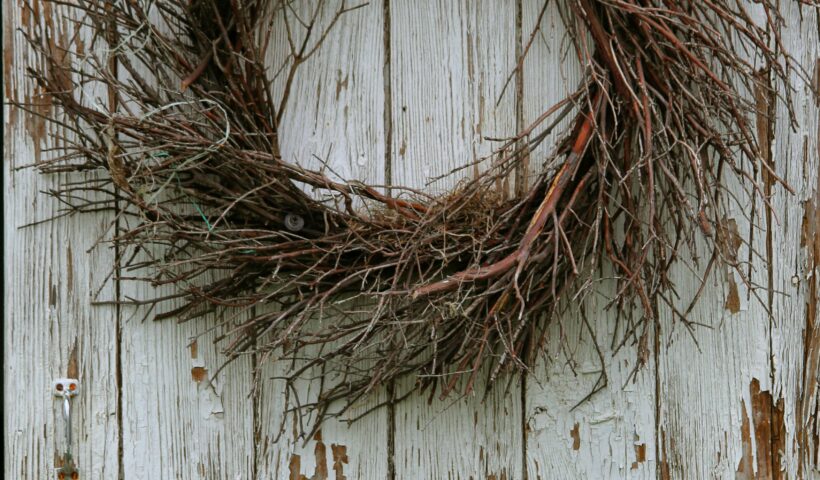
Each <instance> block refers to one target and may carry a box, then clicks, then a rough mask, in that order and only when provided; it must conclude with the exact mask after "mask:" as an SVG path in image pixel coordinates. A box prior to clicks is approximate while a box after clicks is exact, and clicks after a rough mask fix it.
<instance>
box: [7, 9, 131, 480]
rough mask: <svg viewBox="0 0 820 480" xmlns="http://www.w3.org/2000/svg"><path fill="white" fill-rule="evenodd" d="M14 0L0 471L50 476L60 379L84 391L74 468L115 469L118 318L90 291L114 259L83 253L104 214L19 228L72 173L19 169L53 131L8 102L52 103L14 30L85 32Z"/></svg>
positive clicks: (64, 41)
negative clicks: (0, 460)
mask: <svg viewBox="0 0 820 480" xmlns="http://www.w3.org/2000/svg"><path fill="white" fill-rule="evenodd" d="M23 3H24V2H4V4H3V35H4V37H3V43H4V49H3V52H4V58H3V71H4V76H3V80H4V82H3V83H4V91H3V98H4V117H5V119H6V120H5V125H4V127H5V134H4V139H3V140H4V152H3V153H4V155H3V156H4V159H5V160H4V162H3V169H4V175H3V187H4V189H3V191H4V203H3V207H4V208H3V215H4V219H5V229H4V242H5V243H4V244H5V252H4V260H3V270H4V271H3V276H4V279H5V282H6V283H5V285H6V288H5V291H4V307H5V308H4V312H5V313H4V319H3V329H4V333H5V335H4V338H5V344H4V359H3V364H4V368H3V387H4V388H3V393H4V395H3V407H4V408H3V410H4V424H5V430H4V436H3V437H4V449H5V453H6V455H5V464H4V472H5V478H20V479H23V478H56V472H55V467H58V466H59V465H60V463H61V460H62V454H63V452H64V451H65V447H66V441H65V437H64V435H65V431H64V426H65V423H64V421H63V419H62V409H61V404H60V403H59V402H58V401H57V399H56V398H55V397H53V396H52V393H51V384H52V381H53V380H54V379H55V378H58V377H73V378H78V379H79V381H80V382H81V394H80V395H79V396H78V397H76V399H75V400H74V401H73V402H72V417H73V418H72V435H73V447H72V451H73V457H74V459H75V463H76V465H77V467H78V468H79V471H80V474H81V475H82V476H83V477H85V478H117V477H118V475H119V474H120V473H121V472H120V469H119V464H118V443H117V439H118V435H119V427H118V421H117V419H118V417H117V413H118V412H117V392H118V390H117V378H116V368H117V361H116V352H117V348H116V345H117V342H118V338H117V315H116V310H115V309H114V308H112V307H98V306H92V305H91V301H92V299H93V298H92V292H95V291H97V289H98V288H99V287H100V286H101V285H103V283H104V279H105V275H106V273H107V272H109V271H110V269H111V266H112V265H113V258H114V257H113V252H112V251H111V250H110V249H108V248H106V247H105V246H101V247H99V248H96V249H93V250H92V251H91V252H90V253H87V252H86V251H87V250H88V249H90V248H91V247H92V246H93V244H94V242H95V241H96V240H97V237H98V236H99V235H100V234H101V233H102V232H103V231H104V230H105V229H106V227H107V225H108V222H109V221H110V220H111V218H112V217H111V215H110V214H107V213H100V214H93V215H87V216H85V217H82V218H81V219H78V218H76V217H68V218H61V219H58V220H54V221H51V222H47V223H41V224H39V225H37V226H33V227H28V228H22V227H23V226H24V225H26V224H29V223H32V222H37V221H42V220H45V219H48V218H50V217H52V216H54V215H55V214H57V213H58V211H59V210H58V209H59V203H58V202H57V201H55V200H54V199H51V198H49V197H47V196H46V195H44V194H43V193H41V192H43V191H47V190H49V189H54V188H58V187H59V186H60V185H64V184H65V182H67V181H68V180H70V179H69V178H66V177H65V176H62V175H60V176H57V175H54V176H43V175H40V174H39V173H38V171H37V170H35V169H32V168H26V169H22V170H17V168H19V167H22V166H24V165H30V164H32V163H34V162H37V161H40V160H45V159H48V158H51V157H52V156H53V154H52V153H51V152H48V149H50V148H51V147H54V146H55V142H54V140H53V139H52V138H50V135H51V134H55V133H57V131H56V130H55V127H53V126H50V125H48V124H47V123H46V122H45V120H43V119H42V118H38V117H37V116H35V115H34V114H32V113H26V112H24V111H23V110H22V109H20V108H17V107H13V106H9V105H7V104H6V103H5V102H8V101H20V102H26V103H33V104H38V105H40V106H38V107H35V111H37V112H38V113H41V114H49V113H50V112H51V111H52V110H51V109H52V106H51V104H50V99H49V98H47V97H43V96H42V95H40V94H39V93H38V92H37V91H36V90H35V88H34V85H33V82H31V81H30V80H29V79H27V77H26V75H25V68H26V67H27V66H30V65H32V66H33V65H34V61H35V60H34V56H33V52H32V50H31V49H30V48H29V46H28V44H27V43H26V42H25V40H24V39H23V36H22V34H21V33H20V32H18V31H16V29H17V28H29V27H30V26H31V25H32V24H34V23H35V22H39V23H40V24H41V25H43V26H44V27H46V28H47V29H48V32H49V35H50V38H51V39H52V40H53V41H54V43H55V45H58V46H60V47H63V48H69V49H72V50H73V49H76V48H81V46H82V45H83V42H87V41H88V38H87V35H86V33H87V32H79V35H77V36H76V37H75V36H74V34H75V33H76V32H75V31H74V28H75V27H74V25H73V24H72V23H70V18H69V17H68V16H67V13H66V11H65V9H63V8H57V7H53V6H52V5H50V4H48V3H43V4H41V3H39V2H35V4H36V6H37V9H38V11H36V12H35V13H32V12H30V11H26V10H24V7H23ZM72 42H74V43H72ZM75 180H76V178H75ZM113 295H114V289H113V287H112V286H111V285H110V284H109V285H103V288H102V291H101V297H102V298H105V299H110V298H113ZM58 455H59V456H58Z"/></svg>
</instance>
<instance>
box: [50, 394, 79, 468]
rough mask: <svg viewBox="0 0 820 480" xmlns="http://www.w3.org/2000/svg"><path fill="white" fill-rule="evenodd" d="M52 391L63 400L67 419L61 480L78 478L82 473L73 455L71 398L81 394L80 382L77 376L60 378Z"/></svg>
mask: <svg viewBox="0 0 820 480" xmlns="http://www.w3.org/2000/svg"><path fill="white" fill-rule="evenodd" d="M52 393H53V394H54V396H55V397H57V398H59V399H61V400H62V404H63V405H62V406H63V408H62V410H63V420H65V451H64V453H63V455H62V466H61V467H60V468H58V469H57V478H58V479H59V480H68V479H71V480H77V479H79V478H80V474H79V472H78V471H77V466H76V465H75V464H74V457H72V455H71V399H73V398H74V397H76V396H77V395H79V394H80V382H79V381H78V380H77V379H76V378H58V379H57V380H54V384H53V386H52Z"/></svg>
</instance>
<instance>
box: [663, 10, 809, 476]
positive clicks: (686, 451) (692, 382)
mask: <svg viewBox="0 0 820 480" xmlns="http://www.w3.org/2000/svg"><path fill="white" fill-rule="evenodd" d="M752 8H755V7H752ZM783 8H784V13H785V12H786V11H789V10H790V12H789V13H788V15H787V16H786V19H787V25H792V23H791V22H797V15H796V10H794V9H793V8H791V7H785V6H784V7H783ZM806 10H808V9H806ZM754 12H755V15H756V18H757V19H758V21H760V22H761V24H763V22H764V21H765V14H764V13H763V12H762V11H760V10H759V9H758V10H756V11H754ZM807 13H808V12H807ZM797 23H799V22H797ZM809 24H810V25H814V23H812V22H809ZM803 28H813V30H811V31H810V30H806V31H803V33H804V34H808V35H814V38H816V25H814V26H813V27H806V26H805V25H804V26H803ZM811 32H813V33H811ZM792 35H794V34H792ZM805 40H806V39H805V38H801V40H800V42H801V43H800V45H797V44H796V43H795V41H794V40H792V42H791V45H790V46H791V47H792V48H796V50H792V52H791V53H798V56H800V57H802V55H803V53H802V50H803V48H805V47H804V43H803V42H804V41H805ZM772 41H774V40H772ZM808 43H811V42H807V43H806V44H808ZM815 55H816V53H815ZM752 60H753V62H756V64H755V67H756V68H759V69H762V68H763V67H764V66H763V65H760V64H759V60H757V59H752ZM802 61H805V58H804V57H803V59H802ZM801 91H802V92H803V93H802V94H801V95H802V96H797V97H795V99H796V106H797V108H798V109H803V111H804V112H805V109H806V107H805V106H804V104H805V103H806V99H807V96H806V93H805V90H801ZM745 93H746V94H747V95H749V96H750V98H753V99H754V100H755V103H756V106H757V108H758V110H759V112H758V115H757V118H756V130H757V133H758V141H759V143H760V145H761V149H762V150H763V152H764V157H765V160H766V161H768V162H770V163H772V164H773V165H774V167H775V168H776V170H777V172H778V174H779V175H781V176H783V178H786V179H789V181H790V182H791V181H793V180H794V179H798V178H799V177H800V175H802V172H801V171H802V169H803V166H802V165H801V163H802V156H800V155H794V154H792V153H790V152H791V151H790V150H778V149H780V148H782V147H780V146H779V145H780V143H781V138H783V139H784V140H786V142H785V143H786V145H788V146H787V147H786V148H787V149H792V148H795V149H797V148H802V143H803V140H802V138H800V137H798V136H796V135H794V136H790V134H788V133H787V129H788V124H787V121H788V120H787V119H788V116H787V115H785V114H783V113H784V112H783V111H782V109H781V110H780V112H779V113H778V115H776V116H774V117H773V116H770V115H769V113H768V111H769V108H770V105H771V102H772V99H771V98H770V97H769V96H768V95H767V94H766V92H765V91H764V90H763V89H760V88H758V89H757V90H756V91H753V92H745ZM814 112H815V115H816V109H815V110H814ZM815 125H816V124H815ZM810 127H811V123H810V124H809V128H810ZM801 128H806V127H805V126H804V127H801ZM815 128H816V127H815ZM772 129H776V130H774V131H775V132H777V133H776V135H777V136H776V140H775V141H774V142H773V143H772V142H771V141H770V139H769V136H770V133H771V132H772V131H773V130H772ZM801 131H804V132H805V130H801ZM797 139H799V142H800V147H795V146H794V144H795V143H797ZM812 170H813V171H814V172H815V176H814V179H813V180H812V181H813V182H816V162H815V163H814V166H813V167H812V166H810V167H809V172H808V173H809V174H811V171H812ZM758 180H759V181H760V182H761V183H762V184H764V190H765V191H768V190H769V189H771V193H772V195H773V197H772V205H773V207H774V209H773V212H772V215H767V214H766V212H765V210H764V209H763V208H762V206H761V205H760V200H759V199H758V200H757V202H756V205H757V207H756V208H750V205H751V206H754V205H755V204H753V203H752V202H751V201H749V200H748V195H747V194H745V193H743V191H742V189H741V187H740V185H737V184H734V185H730V187H729V188H730V191H732V192H733V193H734V194H735V195H736V196H737V198H739V199H740V200H739V201H738V202H734V201H729V200H728V199H725V200H724V201H726V202H727V203H728V204H729V209H728V212H727V218H726V219H725V221H724V223H723V224H722V225H719V226H718V227H719V228H726V229H727V231H728V232H729V233H733V234H736V235H737V236H738V237H737V238H738V239H739V240H743V241H744V242H745V243H743V244H740V245H739V248H737V251H736V255H737V257H738V258H739V259H743V260H744V261H746V260H748V261H749V262H750V263H751V265H752V267H755V268H751V269H750V273H751V275H750V277H751V282H752V284H753V285H757V286H758V288H756V289H755V290H754V292H752V291H750V290H749V289H748V288H746V287H745V286H744V284H743V282H742V280H741V278H740V277H739V275H738V274H737V273H736V272H733V271H731V270H727V269H716V271H714V272H713V274H712V275H711V276H710V277H709V279H708V283H707V285H706V288H705V290H704V294H703V296H702V298H701V300H700V303H699V304H698V306H697V307H696V308H695V310H693V312H692V314H691V318H690V319H691V320H694V321H697V322H700V323H703V324H705V325H708V326H710V327H711V328H712V329H713V330H711V331H710V330H706V329H699V330H698V331H696V332H695V334H696V336H697V341H698V345H699V348H698V347H697V346H696V345H694V344H693V342H692V341H691V340H688V339H686V337H687V336H688V333H686V332H685V329H682V328H680V325H678V326H677V329H676V330H675V329H674V326H673V322H672V320H671V317H670V316H669V315H667V316H665V317H664V318H665V320H664V321H663V322H662V332H663V334H662V337H661V338H662V342H664V344H669V347H668V348H664V347H662V348H661V350H660V352H659V357H660V362H659V367H658V368H659V388H660V390H659V400H660V404H659V415H660V417H659V418H658V442H659V445H658V449H659V453H658V455H659V462H660V464H661V472H662V473H663V474H664V475H671V476H673V477H677V476H686V477H706V476H717V477H729V476H736V477H737V478H782V472H781V470H782V469H783V468H787V469H788V471H789V472H791V473H792V475H794V473H795V472H796V465H797V462H796V458H797V456H798V455H797V454H796V453H795V452H796V451H795V448H796V447H795V445H794V442H793V441H792V442H791V443H792V444H791V445H790V446H788V447H787V446H786V444H785V443H784V441H785V438H783V436H784V435H785V428H786V427H785V426H784V421H785V419H784V415H785V416H786V417H789V416H792V415H793V414H794V413H793V412H794V410H791V411H788V413H784V410H783V408H784V404H783V401H782V398H781V397H782V396H783V395H788V396H790V397H791V398H790V399H791V400H792V401H793V400H794V395H795V393H794V392H795V391H796V390H792V389H794V388H796V387H797V383H796V382H792V383H791V384H790V385H789V387H790V390H789V391H788V393H787V392H786V391H785V390H783V389H782V387H778V385H777V383H778V382H783V378H784V377H781V379H780V380H778V379H776V375H783V374H784V373H786V376H785V377H786V378H787V376H788V375H799V372H801V370H800V364H799V363H797V362H794V363H791V364H789V365H788V366H785V368H784V369H783V372H781V373H779V374H778V373H777V370H778V366H777V361H778V360H777V357H778V355H780V356H781V357H780V358H783V357H782V355H783V352H784V349H785V351H790V350H792V349H794V348H795V345H799V344H800V343H801V340H800V327H799V326H801V325H802V324H803V322H805V317H802V318H793V317H792V315H795V314H797V311H798V310H799V308H800V307H797V306H796V304H798V303H801V300H799V299H800V298H801V297H800V296H794V297H785V296H783V294H784V293H785V294H787V295H794V294H796V293H797V289H795V287H794V286H793V285H791V277H792V276H793V275H794V273H793V272H794V268H796V265H797V264H798V263H799V262H798V260H797V259H798V256H799V253H798V252H799V247H798V245H799V235H800V233H799V230H800V225H801V219H802V215H803V212H802V208H795V207H796V206H798V205H799V203H798V199H804V198H806V195H807V194H808V191H807V190H806V189H805V188H806V186H807V185H809V181H807V180H802V181H801V182H800V183H799V184H798V185H797V186H798V194H797V197H796V198H795V197H792V196H791V195H790V194H788V193H787V192H785V191H784V190H783V189H782V187H780V186H778V185H774V184H773V182H771V181H769V180H768V179H767V178H766V176H765V175H764V176H763V177H762V178H759V179H758ZM793 185H794V183H793ZM748 244H751V246H752V247H753V249H754V253H750V247H749V245H748ZM700 251H701V252H706V253H702V255H703V256H706V257H707V258H708V255H709V254H710V253H711V252H708V251H707V250H704V249H702V245H701V250H700ZM687 254H690V253H687ZM704 261H705V259H704ZM764 261H766V262H768V269H766V268H760V265H763V262H764ZM676 278H677V279H678V281H679V289H678V291H679V292H685V295H684V296H682V300H681V301H682V302H688V301H689V298H690V297H691V295H693V294H694V292H695V291H696V290H697V288H698V287H697V285H698V283H699V281H698V280H697V278H695V277H694V276H693V275H691V274H690V275H687V274H685V273H684V272H680V273H679V274H677V275H676ZM755 295H756V296H757V298H756V296H755ZM802 298H805V297H802ZM769 311H771V312H772V313H771V315H770V314H769V313H768V312H769ZM667 314H668V312H667ZM790 326H792V327H790ZM778 337H780V338H781V339H780V340H776V338H778ZM780 342H785V344H788V346H786V345H785V344H783V343H780ZM776 344H780V345H779V346H778V347H775V345H776ZM777 349H780V351H781V353H780V354H775V351H776V350H777ZM800 354H802V352H801V353H800ZM795 357H796V355H795V354H791V355H789V361H794V360H795ZM793 369H794V370H793ZM795 378H796V377H792V380H794V379H795ZM781 385H782V384H781ZM786 408H792V409H794V408H795V404H794V402H792V403H791V405H790V406H788V407H786ZM790 423H791V424H792V430H791V431H792V433H790V435H792V437H791V438H792V440H793V439H794V436H793V435H794V430H793V426H794V423H793V421H791V422H790ZM787 448H788V450H787ZM784 452H792V455H790V456H788V457H782V456H781V455H782V454H783V453H784ZM782 460H785V461H786V463H787V465H783V464H782V463H781V461H782Z"/></svg>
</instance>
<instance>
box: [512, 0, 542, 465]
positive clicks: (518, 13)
mask: <svg viewBox="0 0 820 480" xmlns="http://www.w3.org/2000/svg"><path fill="white" fill-rule="evenodd" d="M523 23H524V5H523V2H522V0H516V2H515V58H516V59H517V60H518V64H517V65H516V71H515V129H516V133H517V132H520V131H522V130H523V129H524V59H523V58H522V55H523V48H524V46H523V39H524V33H523V29H524V26H523ZM536 28H540V25H536ZM528 163H529V162H524V163H523V164H522V165H521V166H520V170H523V171H522V172H521V173H520V174H519V175H518V177H519V178H518V179H516V185H515V188H516V190H523V188H524V184H525V183H526V178H527V173H528V172H527V169H528V167H529V165H528ZM519 179H520V183H519ZM521 478H522V479H523V480H528V478H529V472H528V471H527V371H526V370H524V371H522V372H521Z"/></svg>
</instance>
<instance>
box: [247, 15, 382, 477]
mask: <svg viewBox="0 0 820 480" xmlns="http://www.w3.org/2000/svg"><path fill="white" fill-rule="evenodd" d="M317 5H322V7H321V9H319V10H318V16H317V22H316V26H315V27H314V33H313V35H312V37H311V40H310V41H309V42H308V50H309V49H311V48H313V45H315V42H316V40H317V39H318V38H319V37H320V36H321V32H322V31H323V30H324V29H325V28H326V27H327V26H328V25H329V23H330V22H331V20H332V18H333V16H334V14H335V12H336V11H337V10H338V8H339V7H340V5H341V2H339V1H331V2H324V4H322V3H321V2H316V1H306V2H299V3H295V4H294V5H293V9H292V10H288V12H287V15H288V20H287V21H288V22H289V25H290V28H291V31H292V35H293V38H294V40H295V43H296V44H297V45H298V44H299V43H301V40H302V39H303V38H304V34H305V29H304V28H302V27H301V26H300V24H299V20H300V19H301V21H303V22H306V23H307V22H308V21H309V19H310V18H311V17H312V14H313V12H314V11H316V8H317ZM347 6H351V4H350V2H348V5H347ZM297 15H298V16H299V18H298V19H297ZM383 18H384V16H383V9H382V5H381V3H380V2H370V3H368V4H366V5H365V6H363V7H362V8H359V9H356V10H354V11H352V12H349V13H346V14H344V15H342V16H341V17H340V18H339V21H338V22H337V24H336V25H335V26H334V27H333V29H332V30H331V31H330V33H329V34H328V36H327V38H326V40H325V41H324V43H323V44H322V46H321V47H320V48H319V49H318V50H317V51H316V53H315V54H314V55H313V56H312V57H310V58H309V59H308V60H307V61H306V62H305V63H303V64H302V65H301V66H300V67H299V69H298V70H297V73H296V76H295V78H294V81H293V84H292V87H291V93H290V97H289V100H288V103H287V107H286V109H285V113H284V117H283V121H282V124H281V133H280V142H281V149H282V156H283V158H284V160H285V161H288V162H292V163H298V164H300V165H303V166H307V167H309V168H315V169H320V168H325V172H326V173H327V174H328V175H329V176H331V177H332V178H336V179H340V180H361V181H364V182H368V183H371V184H382V183H384V182H385V180H384V178H385V177H384V155H385V153H384V151H385V141H384V138H385V128H384V113H383V109H384V108H385V96H384V89H385V85H384V76H383V70H382V66H383V64H384V38H383V25H384V20H383ZM273 20H274V21H273V24H272V27H271V28H273V35H274V37H273V38H274V41H272V42H271V44H272V50H271V51H270V52H269V57H268V59H267V61H266V65H267V66H268V68H269V71H270V72H271V73H272V74H274V73H275V72H278V71H283V72H284V73H282V74H280V75H278V76H277V77H276V81H275V83H274V98H276V99H277V102H279V101H281V100H280V99H281V98H282V96H283V92H284V90H285V83H286V81H285V77H286V74H287V68H288V66H289V65H290V63H291V62H292V58H288V55H289V51H290V49H289V47H288V41H287V33H286V32H287V30H286V26H285V18H284V13H283V11H282V10H281V9H280V10H278V11H277V12H276V13H275V17H274V19H273ZM283 65H284V66H285V68H284V70H282V66H283ZM259 361H260V362H263V363H261V364H260V365H259V366H260V381H261V384H260V386H261V388H260V394H259V397H258V398H257V403H256V405H257V407H256V408H257V416H256V427H255V428H256V432H257V433H256V435H257V439H258V443H257V445H256V448H257V462H258V469H257V471H258V476H259V478H291V479H300V478H317V479H324V478H331V476H333V478H337V479H342V478H386V477H387V472H388V454H387V449H386V446H387V445H388V417H387V410H386V409H384V408H383V409H380V410H377V411H376V412H374V413H372V414H370V415H368V416H366V417H364V418H363V419H361V420H360V421H358V422H355V423H353V424H352V425H350V426H348V424H347V423H346V422H345V421H344V420H345V419H347V418H352V417H355V416H357V415H359V414H361V413H363V412H364V411H365V410H367V409H369V408H372V407H373V406H374V405H376V404H377V403H378V402H379V401H383V400H384V399H385V397H384V396H383V395H382V396H377V397H375V398H371V399H368V400H367V401H365V402H362V404H360V405H357V406H356V407H354V408H353V409H352V411H350V412H349V413H348V414H347V415H345V417H344V418H343V419H339V420H336V419H330V420H327V421H326V422H325V423H324V424H323V426H322V429H321V432H320V433H319V434H318V435H317V436H314V437H313V438H309V439H303V438H299V428H298V425H297V423H298V420H297V418H296V416H295V415H287V416H286V418H285V419H283V411H284V408H285V389H284V382H283V381H275V380H271V377H274V376H277V375H283V374H284V373H286V370H287V368H288V367H287V365H285V364H284V363H285V362H274V361H264V360H263V359H261V358H260V359H259ZM318 373H319V372H318V371H308V372H306V373H305V375H304V377H305V379H304V381H300V382H299V383H298V386H297V389H296V390H297V391H296V392H295V394H298V395H299V397H300V400H301V401H303V402H304V401H306V400H309V399H312V398H315V395H317V393H318V391H319V387H320V382H319V380H317V379H316V377H315V375H316V374H318ZM328 381H333V380H332V379H328ZM293 395H294V394H291V398H293ZM332 408H335V406H334V407H332ZM283 421H284V422H285V426H284V427H283V425H282V422H283ZM282 429H284V432H283V434H282V435H280V431H281V430H282Z"/></svg>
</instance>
